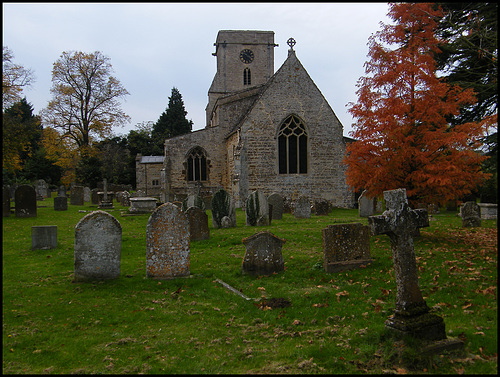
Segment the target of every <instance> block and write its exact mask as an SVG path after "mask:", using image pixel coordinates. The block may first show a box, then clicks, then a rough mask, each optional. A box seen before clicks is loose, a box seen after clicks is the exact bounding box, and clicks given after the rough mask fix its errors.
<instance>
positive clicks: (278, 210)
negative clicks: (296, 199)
mask: <svg viewBox="0 0 500 377" xmlns="http://www.w3.org/2000/svg"><path fill="white" fill-rule="evenodd" d="M267 203H268V204H269V205H270V206H272V209H271V215H270V217H271V219H273V220H281V219H282V218H283V197H282V196H281V195H280V194H278V193H276V192H274V193H272V194H271V195H269V197H268V198H267Z"/></svg>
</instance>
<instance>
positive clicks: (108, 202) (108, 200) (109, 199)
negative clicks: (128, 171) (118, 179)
mask: <svg viewBox="0 0 500 377" xmlns="http://www.w3.org/2000/svg"><path fill="white" fill-rule="evenodd" d="M103 183H104V189H103V196H102V199H101V201H100V202H99V205H98V207H99V208H102V209H109V208H113V196H114V194H113V195H110V194H109V193H108V180H107V179H106V178H104V179H103ZM98 195H99V193H98Z"/></svg>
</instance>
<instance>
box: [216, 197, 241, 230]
mask: <svg viewBox="0 0 500 377" xmlns="http://www.w3.org/2000/svg"><path fill="white" fill-rule="evenodd" d="M224 217H227V219H225V221H224V225H225V226H224V227H225V228H230V227H235V226H236V208H235V205H234V199H233V198H232V197H231V195H229V194H228V193H227V192H226V191H225V190H224V189H220V190H218V191H217V192H216V193H215V194H214V196H213V197H212V225H213V227H214V228H216V229H217V228H221V227H223V226H222V220H223V218H224Z"/></svg>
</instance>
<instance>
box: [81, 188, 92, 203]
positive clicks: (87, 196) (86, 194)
mask: <svg viewBox="0 0 500 377" xmlns="http://www.w3.org/2000/svg"><path fill="white" fill-rule="evenodd" d="M90 200H91V191H90V187H84V188H83V201H84V202H90Z"/></svg>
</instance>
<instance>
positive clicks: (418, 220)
mask: <svg viewBox="0 0 500 377" xmlns="http://www.w3.org/2000/svg"><path fill="white" fill-rule="evenodd" d="M384 198H385V204H386V211H385V212H384V213H383V214H382V215H379V216H370V217H368V224H369V226H370V229H371V233H372V234H373V235H378V234H387V235H388V236H389V238H390V240H391V248H392V258H393V262H394V273H395V275H396V284H397V294H396V308H395V310H394V315H393V316H392V317H390V318H389V319H388V320H387V321H386V322H385V325H386V327H387V328H388V329H391V330H394V331H395V332H396V333H398V334H401V335H405V334H409V335H411V336H414V337H418V338H423V339H426V340H442V339H446V333H445V325H444V321H443V319H442V318H441V317H439V316H437V315H435V314H431V313H429V307H428V306H427V304H426V302H425V300H424V299H423V297H422V292H421V291H420V288H419V285H418V269H417V262H416V258H415V250H414V245H413V234H415V230H416V229H418V228H421V227H428V226H429V218H428V214H427V210H426V209H416V210H412V209H411V208H410V207H409V206H408V201H407V198H406V190H405V189H397V190H391V191H385V192H384Z"/></svg>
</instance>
